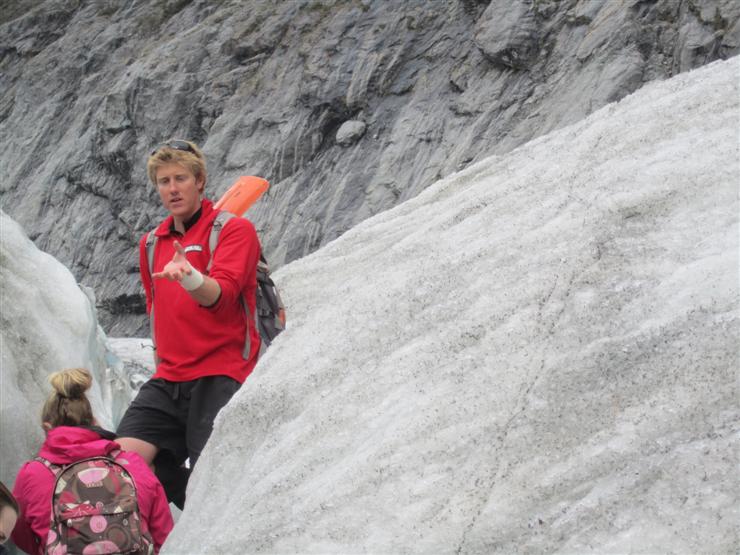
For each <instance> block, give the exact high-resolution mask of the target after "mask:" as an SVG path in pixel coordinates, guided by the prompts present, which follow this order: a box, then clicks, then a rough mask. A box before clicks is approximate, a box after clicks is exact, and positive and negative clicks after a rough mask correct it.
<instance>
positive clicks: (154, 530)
mask: <svg viewBox="0 0 740 555" xmlns="http://www.w3.org/2000/svg"><path fill="white" fill-rule="evenodd" d="M116 449H120V446H119V445H118V444H117V443H116V442H115V441H111V440H109V439H105V438H104V437H103V436H102V435H101V434H100V433H98V432H97V431H93V430H91V429H88V428H78V427H70V426H59V427H57V428H54V429H53V430H51V431H50V432H49V433H48V435H47V436H46V441H44V444H43V445H42V446H41V449H40V450H39V455H40V456H41V457H43V458H44V459H46V460H48V461H49V462H52V463H54V464H58V465H66V464H71V463H73V462H75V461H78V460H81V459H85V458H88V457H97V456H100V455H106V454H108V453H110V452H111V451H114V450H116ZM116 460H117V461H126V470H128V471H129V473H130V474H131V476H132V477H133V479H134V482H136V491H137V500H138V503H139V512H140V514H141V518H142V523H143V525H144V526H145V527H146V529H147V530H148V531H149V533H150V534H151V536H152V539H153V540H154V546H155V549H156V551H157V552H158V551H159V548H160V547H161V546H162V544H163V543H164V540H165V539H166V538H167V535H168V534H169V533H170V531H171V530H172V526H173V522H172V514H171V513H170V507H169V505H168V504H167V497H166V496H165V494H164V489H163V488H162V484H160V483H159V480H157V478H156V477H155V476H154V473H153V472H152V471H151V470H150V469H149V467H148V466H147V464H146V462H144V459H142V458H141V457H140V456H139V455H138V454H137V453H133V452H128V451H125V452H121V453H119V454H118V456H116ZM54 482H55V477H54V474H52V472H51V471H50V470H49V469H48V468H46V466H44V465H43V464H42V463H41V462H39V461H29V462H27V463H25V464H24V465H23V467H21V469H20V471H19V472H18V476H17V477H16V479H15V486H14V487H13V495H14V496H15V498H16V499H17V500H18V504H19V505H20V509H21V514H20V516H19V517H18V522H17V524H16V525H15V528H14V529H13V534H12V538H13V542H15V544H16V545H17V546H18V547H20V548H21V549H22V550H23V551H25V552H27V553H30V554H32V555H36V554H39V555H41V554H43V552H44V546H45V544H46V537H47V535H48V533H49V522H50V519H51V494H52V489H53V488H54Z"/></svg>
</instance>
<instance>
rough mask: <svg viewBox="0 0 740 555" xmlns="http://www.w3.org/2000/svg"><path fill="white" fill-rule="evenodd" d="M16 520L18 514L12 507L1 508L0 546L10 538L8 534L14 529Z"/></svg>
mask: <svg viewBox="0 0 740 555" xmlns="http://www.w3.org/2000/svg"><path fill="white" fill-rule="evenodd" d="M16 520H18V513H16V512H15V511H14V510H13V508H12V507H7V506H6V507H3V508H2V510H0V545H2V544H4V543H5V542H6V541H7V539H8V538H9V537H10V533H11V532H12V531H13V528H15V521H16Z"/></svg>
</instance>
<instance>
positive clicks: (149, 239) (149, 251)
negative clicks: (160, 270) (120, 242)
mask: <svg viewBox="0 0 740 555" xmlns="http://www.w3.org/2000/svg"><path fill="white" fill-rule="evenodd" d="M156 231H157V229H156V228H154V229H152V230H151V231H150V232H149V233H147V235H146V243H145V247H146V262H147V269H146V271H147V272H148V273H149V283H150V286H149V293H150V294H151V297H152V309H151V310H150V311H149V330H150V332H151V335H152V346H153V347H154V348H155V349H156V348H157V342H156V341H155V340H154V279H153V278H152V268H154V249H155V247H156V246H157V234H156V233H155V232H156Z"/></svg>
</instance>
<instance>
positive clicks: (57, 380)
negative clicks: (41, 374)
mask: <svg viewBox="0 0 740 555" xmlns="http://www.w3.org/2000/svg"><path fill="white" fill-rule="evenodd" d="M92 381H93V379H92V375H91V374H90V372H89V371H88V370H87V369H85V368H67V369H65V370H60V371H59V372H54V373H53V374H51V375H50V376H49V382H50V383H51V386H52V387H53V388H54V391H56V393H57V395H59V396H61V397H66V398H68V399H82V398H84V397H85V392H86V391H87V390H88V389H90V387H91V386H92Z"/></svg>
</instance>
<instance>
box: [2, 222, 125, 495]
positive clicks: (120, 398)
mask: <svg viewBox="0 0 740 555" xmlns="http://www.w3.org/2000/svg"><path fill="white" fill-rule="evenodd" d="M88 295H90V296H92V293H90V292H88V293H85V292H83V291H82V289H80V287H79V286H78V284H77V282H76V281H75V279H74V277H73V276H72V274H71V272H70V271H69V270H68V269H67V268H66V267H64V265H62V263H61V262H59V261H58V260H56V259H55V258H54V257H53V256H51V255H49V254H47V253H45V252H42V251H40V250H39V249H37V248H36V246H35V245H34V244H33V243H32V242H31V240H30V239H29V238H28V237H27V236H26V233H25V232H24V231H23V229H22V228H21V227H20V226H19V225H18V224H17V223H16V222H14V221H13V220H12V219H11V218H10V217H9V216H8V215H7V214H5V212H3V211H1V210H0V323H2V326H1V330H0V480H2V482H3V483H5V484H8V485H11V486H12V484H13V482H14V481H15V475H16V473H17V471H18V469H19V468H20V466H21V464H22V463H23V462H24V461H26V460H28V459H30V458H32V457H33V456H34V455H35V454H36V453H37V452H38V448H39V447H40V446H41V443H42V441H43V433H42V432H41V421H40V416H41V407H42V405H43V402H44V400H45V399H46V396H47V395H48V394H49V392H50V391H51V386H50V385H49V383H48V380H47V377H48V375H49V374H51V373H52V372H55V371H57V370H61V369H62V368H71V367H84V368H88V369H89V370H91V371H92V373H93V376H94V384H93V388H92V390H91V391H90V393H89V395H90V399H91V403H92V405H93V410H94V413H95V415H96V417H97V419H98V421H99V422H100V423H101V425H103V426H106V427H108V428H112V427H113V420H115V419H116V418H117V417H118V416H120V414H121V412H122V410H123V409H124V408H125V405H124V402H128V399H129V395H130V390H129V389H128V386H127V384H126V382H125V380H122V379H121V378H120V377H119V376H118V374H117V373H116V372H115V371H114V370H113V369H112V368H113V366H114V365H115V364H116V361H115V360H114V359H113V358H111V356H110V354H109V353H108V352H107V349H106V338H105V335H104V333H103V331H102V329H101V328H100V327H99V326H98V321H97V317H96V315H95V308H94V306H95V304H94V300H92V301H91V297H90V296H88Z"/></svg>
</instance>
